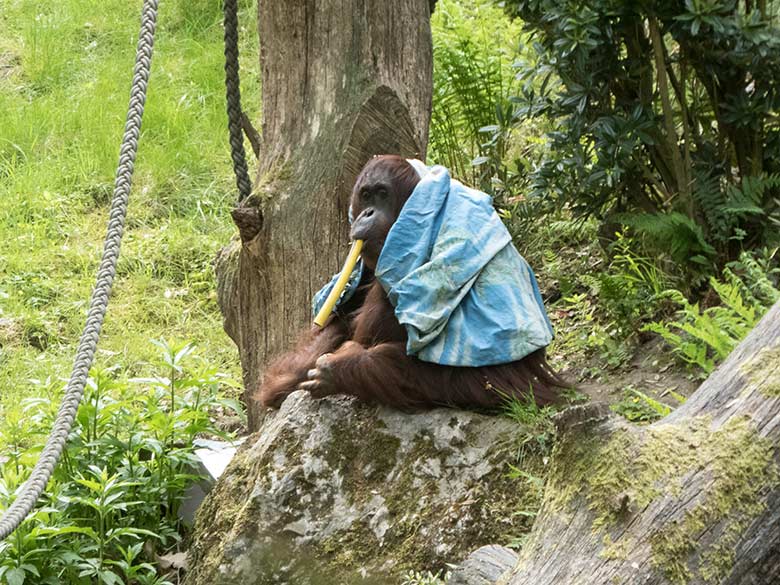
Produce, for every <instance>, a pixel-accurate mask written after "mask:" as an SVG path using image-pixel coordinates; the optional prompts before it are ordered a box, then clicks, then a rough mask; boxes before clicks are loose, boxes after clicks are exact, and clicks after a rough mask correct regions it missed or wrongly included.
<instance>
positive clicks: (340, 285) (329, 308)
mask: <svg viewBox="0 0 780 585" xmlns="http://www.w3.org/2000/svg"><path fill="white" fill-rule="evenodd" d="M362 249H363V240H355V241H354V242H352V248H350V250H349V255H348V256H347V260H346V262H344V268H342V269H341V274H339V279H338V280H337V281H336V284H335V285H333V289H331V291H330V294H329V295H328V298H327V299H325V303H324V304H323V305H322V308H321V309H320V312H319V313H317V316H316V317H315V318H314V324H315V325H316V326H317V327H323V326H324V325H325V321H327V320H328V317H330V314H331V313H332V312H333V307H335V306H336V301H338V300H339V297H340V296H341V293H342V292H343V291H344V288H345V287H346V286H347V281H348V280H349V276H350V274H352V271H353V270H354V269H355V264H357V261H358V258H359V257H360V250H362Z"/></svg>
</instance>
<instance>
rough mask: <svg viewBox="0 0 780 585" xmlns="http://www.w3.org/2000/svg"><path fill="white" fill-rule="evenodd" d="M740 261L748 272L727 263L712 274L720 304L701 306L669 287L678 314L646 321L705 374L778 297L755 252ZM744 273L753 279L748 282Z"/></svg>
mask: <svg viewBox="0 0 780 585" xmlns="http://www.w3.org/2000/svg"><path fill="white" fill-rule="evenodd" d="M738 265H739V266H745V267H748V270H749V272H747V275H746V276H745V277H740V276H738V275H737V274H735V272H734V271H733V270H732V269H731V268H726V269H725V270H724V272H723V279H722V280H718V279H715V278H711V279H710V286H711V287H712V290H713V291H714V292H715V294H716V295H717V297H718V300H719V302H720V304H718V305H715V306H712V307H708V308H701V307H700V304H699V303H691V302H689V301H688V300H687V299H686V298H685V296H684V295H683V294H682V293H681V292H680V291H678V290H668V291H666V292H664V293H663V296H665V297H666V298H668V299H670V300H671V301H673V302H674V303H676V304H677V305H678V306H679V310H678V311H677V320H675V321H668V322H663V321H656V322H654V323H651V324H649V325H647V326H646V327H645V330H647V331H653V332H655V333H658V334H659V335H660V336H661V337H662V338H663V339H664V340H665V341H666V343H667V344H669V345H670V346H671V348H672V350H673V351H674V352H675V354H676V355H677V356H678V357H679V358H680V359H681V360H682V361H684V362H686V363H688V364H691V365H693V366H696V367H698V368H699V369H700V370H701V371H702V372H703V373H705V374H709V373H710V372H712V371H713V370H714V369H715V366H716V365H717V363H718V362H720V361H722V360H723V359H725V358H726V357H727V356H728V355H729V353H731V350H732V349H734V347H736V345H737V344H738V343H739V342H740V341H741V340H742V339H743V338H744V337H745V336H746V335H747V334H748V332H749V331H750V330H751V329H752V328H753V327H754V326H755V325H756V323H758V321H759V319H760V318H761V317H762V316H763V314H764V313H765V312H766V311H767V309H768V308H769V307H770V306H771V305H772V304H773V303H774V302H776V301H777V300H778V299H780V290H778V289H777V288H776V285H775V284H774V283H773V282H772V281H771V280H770V274H766V273H761V272H759V271H756V266H757V261H756V260H755V259H754V258H752V257H751V255H749V254H743V255H742V256H741V259H740V261H739V263H736V264H733V265H732V266H734V267H735V268H736V267H737V266H738ZM746 279H750V280H752V281H753V282H752V283H750V284H748V283H746ZM748 282H750V281H748ZM758 283H760V284H758ZM753 291H756V292H753Z"/></svg>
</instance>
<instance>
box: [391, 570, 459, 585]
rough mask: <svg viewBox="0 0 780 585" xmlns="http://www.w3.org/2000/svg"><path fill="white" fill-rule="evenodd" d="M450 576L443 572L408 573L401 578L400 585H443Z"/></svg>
mask: <svg viewBox="0 0 780 585" xmlns="http://www.w3.org/2000/svg"><path fill="white" fill-rule="evenodd" d="M449 576H450V574H449V573H447V572H444V571H439V572H437V573H435V574H434V573H431V572H430V571H426V572H425V573H422V572H420V571H408V572H407V573H405V574H404V576H403V577H402V581H401V585H444V583H445V582H446V581H447V579H449Z"/></svg>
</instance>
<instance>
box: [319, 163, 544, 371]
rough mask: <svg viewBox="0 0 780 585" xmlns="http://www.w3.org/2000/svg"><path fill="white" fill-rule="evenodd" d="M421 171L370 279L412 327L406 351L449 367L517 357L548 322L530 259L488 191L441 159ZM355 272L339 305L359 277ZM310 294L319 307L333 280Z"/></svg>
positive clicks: (536, 344) (536, 342) (538, 339)
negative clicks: (457, 176) (456, 175)
mask: <svg viewBox="0 0 780 585" xmlns="http://www.w3.org/2000/svg"><path fill="white" fill-rule="evenodd" d="M410 163H412V164H413V166H414V167H415V170H417V172H418V174H419V175H420V176H421V180H420V182H419V183H418V184H417V186H416V188H415V190H414V192H413V193H412V195H411V196H410V197H409V199H408V201H407V202H406V203H405V204H404V207H403V209H402V210H401V213H400V215H399V217H398V219H397V220H396V222H395V223H394V224H393V226H392V228H391V229H390V232H389V233H388V235H387V239H386V240H385V244H384V247H383V248H382V253H381V254H380V256H379V260H378V263H377V267H376V271H375V277H376V278H377V280H378V281H379V282H380V284H381V285H382V287H383V288H384V290H385V291H386V292H387V295H388V298H389V299H390V302H391V304H392V305H393V307H394V308H395V314H396V317H397V318H398V321H399V322H400V323H401V324H402V325H403V326H404V327H405V329H406V331H407V334H408V341H407V347H406V350H407V353H408V354H409V355H413V356H416V357H417V358H419V359H421V360H423V361H427V362H433V363H438V364H442V365H451V366H472V367H476V366H488V365H495V364H502V363H508V362H512V361H515V360H519V359H521V358H523V357H525V356H527V355H528V354H530V353H532V352H533V351H536V350H537V349H540V348H543V347H546V346H547V345H549V343H550V341H552V338H553V332H552V327H551V326H550V321H549V319H548V318H547V313H546V311H545V309H544V304H543V302H542V298H541V294H540V292H539V287H538V285H537V282H536V278H535V277H534V274H533V271H532V270H531V268H530V266H529V265H528V263H527V262H526V261H525V260H524V259H523V257H522V256H521V255H520V254H519V253H518V251H517V250H516V249H515V247H514V245H513V244H512V238H511V236H510V234H509V232H508V230H507V229H506V227H505V226H504V224H503V223H502V222H501V219H500V218H499V216H498V214H497V213H496V211H495V210H494V209H493V204H492V200H491V198H490V197H489V196H488V195H487V194H485V193H482V192H480V191H477V190H475V189H471V188H469V187H466V186H465V185H463V184H461V183H460V182H458V181H456V180H454V179H452V178H451V177H450V174H449V171H448V170H447V169H446V168H444V167H442V166H434V167H425V166H424V164H423V163H421V162H420V161H410ZM362 269H363V268H362V263H360V264H359V265H358V266H357V267H356V268H355V270H354V271H353V273H352V275H351V277H350V284H348V286H347V289H345V291H344V293H342V295H341V298H340V300H339V303H343V302H345V301H346V300H347V299H349V298H350V297H351V296H352V294H353V293H354V290H355V289H356V288H357V285H358V284H359V282H360V277H361V275H362ZM335 279H336V277H334V279H333V280H331V282H330V283H329V284H328V285H326V286H325V287H324V288H323V289H322V290H321V291H319V292H318V293H317V294H316V295H315V297H314V300H313V308H314V312H315V313H316V311H317V309H318V308H319V307H320V306H321V305H322V303H323V302H324V299H325V298H326V297H327V295H328V293H329V292H330V289H331V288H332V287H333V284H335Z"/></svg>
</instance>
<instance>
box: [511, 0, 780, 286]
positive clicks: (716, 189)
mask: <svg viewBox="0 0 780 585" xmlns="http://www.w3.org/2000/svg"><path fill="white" fill-rule="evenodd" d="M503 5H504V6H505V7H506V9H507V11H508V13H510V14H511V15H512V16H515V17H517V18H518V20H519V21H521V22H522V23H523V25H524V35H525V36H522V37H518V38H522V41H523V42H524V43H526V44H527V45H528V46H530V47H532V48H533V50H534V51H535V56H534V57H533V58H531V59H529V60H527V62H519V63H518V66H519V67H518V76H519V77H520V79H521V80H522V81H523V84H522V85H521V86H519V92H518V94H517V95H516V96H514V97H513V98H512V101H513V103H515V104H516V109H515V111H514V113H513V115H512V117H511V118H512V120H513V124H514V125H516V126H526V125H527V124H529V123H530V122H532V121H534V120H542V121H543V122H544V123H545V124H547V125H548V126H549V128H550V131H549V132H547V135H546V141H545V148H544V149H543V150H541V149H540V152H541V155H542V159H543V160H542V161H541V163H540V164H538V165H536V166H535V167H534V168H533V169H532V170H531V173H530V174H531V177H530V189H529V190H528V191H527V192H526V193H525V196H526V197H527V198H534V199H536V200H539V201H541V202H543V203H544V206H545V208H546V209H548V210H559V209H561V208H569V209H571V210H572V211H573V212H574V214H575V215H576V216H584V217H590V216H593V217H597V218H599V219H600V220H602V221H605V222H606V224H607V225H608V224H609V223H613V222H615V221H620V222H622V223H624V224H627V225H631V226H632V228H634V229H635V230H636V233H638V234H639V235H641V236H642V237H644V238H647V240H648V243H649V244H650V243H651V244H652V245H653V246H654V247H655V248H656V249H657V250H659V251H660V252H662V253H664V254H667V255H669V256H670V257H671V258H672V259H673V260H674V261H675V262H676V263H677V264H678V266H679V269H680V272H681V273H682V274H684V275H685V276H686V278H693V279H694V280H693V283H692V284H693V285H694V286H696V285H698V284H700V283H704V284H706V280H707V278H708V277H709V276H712V275H716V274H717V273H718V272H719V271H720V269H722V267H723V266H724V265H725V264H726V263H727V262H729V261H733V260H735V259H736V258H737V257H738V256H739V253H740V252H741V251H742V250H744V249H753V248H755V247H760V246H763V245H776V244H777V242H778V237H780V230H778V229H777V226H778V221H780V175H779V174H778V173H780V125H778V123H777V116H776V112H777V108H778V104H780V75H778V72H779V71H780V34H779V33H780V28H778V22H780V21H778V18H777V16H778V14H779V13H780V2H778V1H777V0H768V1H767V2H759V3H739V2H733V1H731V0H712V1H706V2H699V1H695V0H691V1H686V2H661V3H658V2H656V3H637V2H630V1H627V0H618V1H615V0H596V1H588V2H586V1H584V0H574V1H572V2H558V1H556V0H508V1H506V2H504V3H503Z"/></svg>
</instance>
